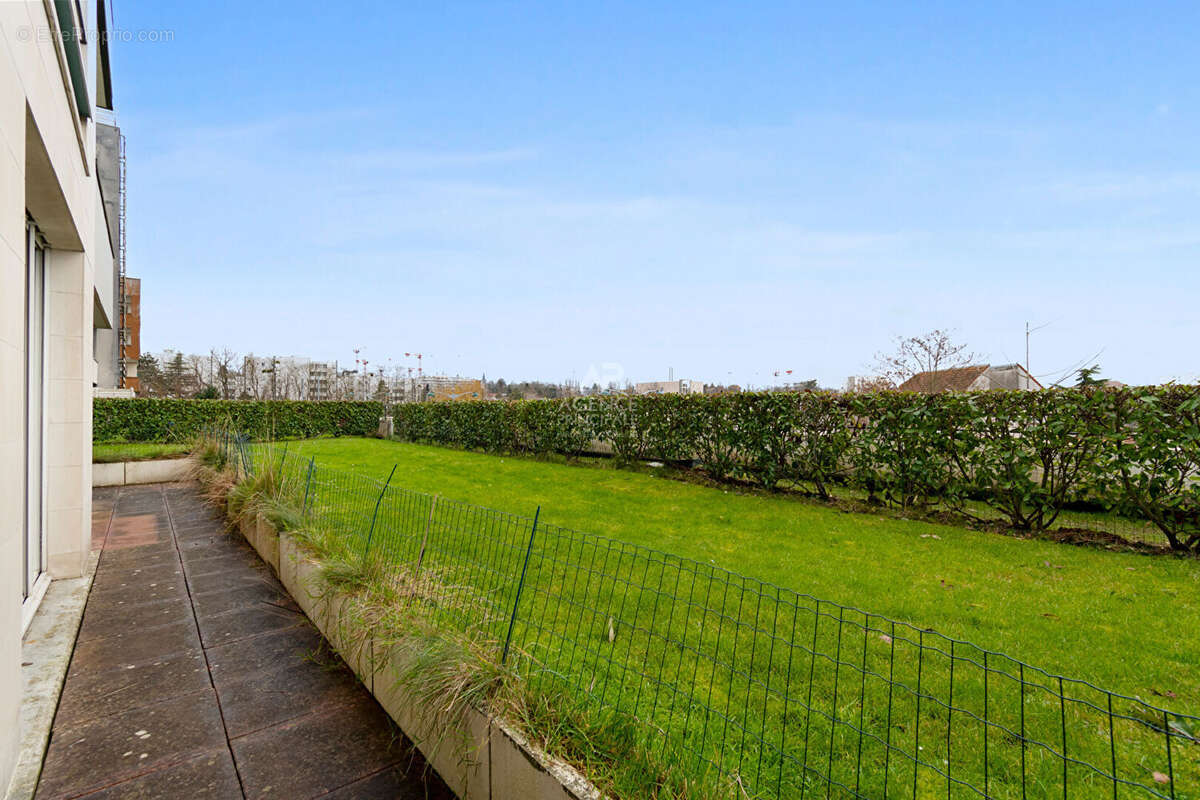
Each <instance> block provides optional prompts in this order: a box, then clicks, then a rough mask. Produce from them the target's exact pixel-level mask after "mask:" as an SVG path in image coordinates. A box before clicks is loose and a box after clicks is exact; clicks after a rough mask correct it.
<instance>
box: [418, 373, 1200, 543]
mask: <svg viewBox="0 0 1200 800" xmlns="http://www.w3.org/2000/svg"><path fill="white" fill-rule="evenodd" d="M395 414H396V433H397V435H398V436H400V437H401V438H405V439H409V440H413V441H423V442H433V443H437V444H446V445H452V446H456V447H465V448H470V449H477V450H485V451H491V452H518V453H532V454H544V453H568V454H572V453H579V452H582V451H585V450H587V449H589V447H590V446H592V445H594V444H597V443H598V444H600V445H603V446H606V447H607V448H610V449H611V451H612V452H613V454H614V455H615V456H616V457H617V458H619V459H623V460H627V461H632V460H638V459H646V458H659V459H664V460H671V461H685V460H686V461H694V462H695V463H697V465H698V466H699V467H701V468H702V469H704V470H705V471H706V472H707V473H708V474H709V475H710V476H712V477H713V478H716V479H718V480H723V479H727V478H735V479H743V480H753V481H755V482H757V483H759V484H760V485H762V486H764V487H766V488H773V487H775V486H776V485H778V484H779V483H780V482H784V481H787V482H793V483H799V484H801V485H808V486H811V491H812V492H813V493H814V494H815V495H817V496H819V497H822V498H828V497H829V490H828V487H829V486H830V485H831V484H834V483H846V484H849V485H853V486H857V487H860V488H862V489H864V490H866V491H867V492H868V495H869V499H870V500H872V501H875V502H880V503H886V504H888V505H891V506H896V507H899V508H928V507H930V506H932V505H934V504H942V505H945V506H947V507H949V508H951V509H954V510H956V511H959V512H960V513H963V514H967V515H970V506H969V505H968V504H967V502H966V501H967V500H982V501H983V502H985V503H987V504H988V505H989V506H991V507H992V508H994V509H995V510H996V511H998V512H999V513H1001V514H1002V515H1003V516H1004V517H1005V518H1007V520H1008V521H1009V523H1010V524H1011V525H1012V526H1013V527H1015V528H1017V529H1020V530H1031V531H1041V530H1045V529H1047V528H1049V527H1050V526H1051V525H1053V524H1054V522H1055V521H1056V519H1057V518H1058V516H1059V514H1060V513H1061V511H1062V510H1063V509H1064V508H1065V507H1067V506H1068V505H1069V504H1071V503H1073V502H1078V501H1080V500H1081V499H1089V500H1098V501H1099V502H1101V503H1103V504H1104V505H1106V506H1108V507H1110V508H1115V509H1118V510H1120V511H1122V512H1124V513H1133V514H1136V515H1138V516H1141V517H1144V518H1145V519H1147V520H1150V521H1151V522H1153V523H1154V524H1155V525H1156V526H1157V527H1158V528H1159V529H1160V530H1161V531H1162V532H1163V534H1164V535H1165V536H1166V537H1167V539H1168V541H1169V542H1170V544H1171V546H1172V547H1173V548H1175V549H1177V550H1196V549H1200V480H1198V479H1197V478H1198V476H1200V386H1176V385H1168V386H1161V387H1144V388H1121V389H1107V388H1106V389H1050V390H1046V391H1039V392H1008V391H993V392H976V393H969V394H943V395H922V394H909V393H900V392H881V393H876V394H863V395H839V394H831V393H822V392H804V393H761V394H756V393H740V394H729V395H721V396H696V395H647V396H619V397H585V398H575V399H566V400H530V401H512V402H484V401H480V402H467V403H420V404H410V405H402V406H398V407H396V410H395Z"/></svg>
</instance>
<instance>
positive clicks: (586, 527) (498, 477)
mask: <svg viewBox="0 0 1200 800" xmlns="http://www.w3.org/2000/svg"><path fill="white" fill-rule="evenodd" d="M291 450H292V451H293V452H296V453H297V454H300V455H304V456H305V457H307V456H314V457H315V458H316V460H317V463H319V464H322V465H325V466H329V467H335V468H338V469H343V470H350V471H355V472H361V473H363V474H366V475H370V476H372V477H375V478H378V479H380V480H382V479H384V478H386V477H387V475H388V473H389V472H390V471H391V469H392V466H393V465H396V464H398V465H399V467H398V468H397V470H396V476H395V477H394V478H393V484H394V485H396V486H400V487H403V488H405V489H410V490H413V491H418V492H426V493H430V494H434V493H436V494H440V495H441V496H443V497H447V498H453V499H455V500H462V501H466V502H470V503H477V504H479V505H485V506H488V507H490V508H495V509H499V510H503V511H510V512H513V513H518V514H524V515H527V516H531V515H532V514H533V511H534V509H535V508H536V507H537V506H539V505H540V506H541V507H542V512H541V514H542V516H541V519H542V520H544V521H546V522H550V523H553V524H557V525H561V526H564V527H569V528H575V529H578V530H582V531H587V532H590V533H597V534H601V535H603V536H608V537H611V538H615V539H621V540H624V541H628V542H631V543H634V544H641V545H644V546H647V547H653V548H655V549H658V550H665V551H667V552H670V553H675V554H677V555H682V556H686V557H689V558H693V559H696V560H698V561H702V562H711V563H714V564H716V565H717V566H720V567H723V568H725V569H729V570H732V571H734V572H739V573H742V574H744V575H749V576H751V577H754V578H759V579H761V580H764V581H767V582H770V583H774V584H777V585H780V586H783V587H785V588H789V589H793V590H796V591H799V592H805V593H809V594H812V595H815V596H817V597H820V598H823V599H827V600H831V601H834V602H838V603H842V604H845V605H851V606H855V607H857V608H861V609H864V610H868V611H870V612H872V613H875V614H882V615H885V616H889V617H892V618H895V619H899V620H904V621H909V622H912V623H915V624H918V625H921V626H924V627H931V628H933V629H935V630H937V631H938V632H940V633H944V634H945V635H947V636H951V637H954V638H960V639H967V640H969V641H972V642H975V643H977V644H980V645H983V646H986V647H988V648H991V649H995V650H1001V651H1003V652H1005V653H1007V654H1009V655H1010V656H1013V657H1014V658H1019V659H1021V660H1024V661H1028V662H1030V663H1033V664H1037V665H1038V666H1040V667H1042V668H1044V669H1047V670H1049V671H1052V672H1057V673H1059V674H1063V675H1067V676H1072V677H1076V678H1080V679H1083V680H1089V681H1092V682H1094V683H1097V684H1099V685H1101V686H1104V687H1105V688H1108V689H1111V690H1114V691H1120V692H1123V693H1126V694H1133V695H1139V696H1142V697H1153V696H1155V693H1158V694H1163V695H1165V694H1166V693H1167V692H1170V693H1173V694H1174V695H1175V696H1176V697H1177V698H1178V701H1177V702H1175V703H1174V704H1175V705H1177V706H1183V707H1185V708H1200V638H1197V637H1195V636H1193V635H1191V632H1194V631H1196V630H1200V561H1197V560H1195V559H1181V558H1175V557H1160V556H1154V557H1150V556H1142V555H1136V554H1129V553H1116V552H1108V551H1103V550H1095V549H1090V548H1077V547H1071V546H1068V545H1062V544H1055V543H1052V542H1045V541H1038V540H1025V539H1015V538H1011V537H1007V536H1000V535H997V534H992V533H986V532H979V531H971V530H965V529H962V528H958V527H950V526H943V525H933V524H929V523H924V522H915V521H909V520H901V519H894V518H889V517H884V516H875V515H868V514H847V513H842V512H839V511H836V510H833V509H829V508H826V507H822V506H821V505H819V504H815V503H809V502H803V501H798V500H794V499H791V498H785V497H770V496H762V495H758V494H738V493H736V492H734V491H732V490H728V489H716V488H707V487H702V486H695V485H689V484H686V483H681V482H678V481H671V480H664V479H661V478H656V477H654V476H651V475H645V474H638V473H635V472H629V471H625V470H615V469H589V468H580V467H571V466H567V465H562V464H553V463H543V462H538V461H532V460H526V459H517V458H504V457H498V456H491V455H482V454H477V453H467V452H461V451H457V450H449V449H445V448H439V447H426V446H421V445H413V444H406V443H399V442H385V441H381V440H376V439H330V440H321V441H312V442H301V443H295V444H293V445H292V447H291ZM935 537H936V538H935Z"/></svg>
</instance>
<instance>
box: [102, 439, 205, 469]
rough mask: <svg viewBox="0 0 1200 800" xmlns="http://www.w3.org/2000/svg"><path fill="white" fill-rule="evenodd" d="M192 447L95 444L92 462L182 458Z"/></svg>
mask: <svg viewBox="0 0 1200 800" xmlns="http://www.w3.org/2000/svg"><path fill="white" fill-rule="evenodd" d="M191 449H192V445H190V444H156V443H154V442H120V443H114V444H93V445H92V462H93V463H97V464H106V463H110V462H114V461H150V460H152V459H156V458H182V457H183V456H186V455H187V454H188V452H189V451H190V450H191Z"/></svg>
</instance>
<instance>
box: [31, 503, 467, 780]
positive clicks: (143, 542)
mask: <svg viewBox="0 0 1200 800" xmlns="http://www.w3.org/2000/svg"><path fill="white" fill-rule="evenodd" d="M93 498H94V499H93V521H94V523H95V524H94V527H93V531H94V533H93V540H94V541H95V542H96V543H97V545H98V546H100V547H101V548H102V550H101V553H100V559H99V567H98V569H97V573H96V578H95V582H94V584H93V588H92V591H91V593H90V594H89V595H88V600H87V608H86V610H85V612H84V616H83V622H82V624H81V625H80V629H79V633H78V636H77V638H76V639H75V647H74V652H73V653H72V656H71V664H70V667H69V668H68V671H67V678H66V682H65V684H64V685H63V687H62V693H61V697H60V699H59V704H58V710H57V712H56V714H55V717H54V723H53V727H52V729H51V733H50V742H49V747H48V749H47V751H46V756H45V761H44V763H43V769H42V773H41V778H40V782H39V783H38V787H37V794H36V797H37V798H51V799H54V800H57V799H58V798H64V799H65V798H75V797H86V798H93V799H95V798H174V797H179V798H247V797H278V798H288V799H289V800H291V799H292V798H295V799H296V800H302V799H303V798H309V797H331V798H342V799H343V800H345V799H347V798H363V799H364V800H370V799H371V798H385V797H387V798H413V799H414V800H415V799H416V798H431V799H432V800H444V799H448V798H452V797H453V795H452V794H451V793H450V792H449V790H448V789H446V787H445V784H444V783H442V781H441V779H440V778H439V777H438V776H437V775H436V773H434V772H433V771H432V770H430V769H429V768H428V767H427V765H426V764H425V762H424V760H423V759H422V758H421V756H420V754H419V753H418V752H417V751H416V750H415V748H413V747H412V746H411V743H409V742H407V740H405V739H404V737H403V736H402V735H401V734H400V732H399V731H398V730H397V729H396V728H395V726H394V725H393V724H392V722H391V720H390V719H389V718H388V717H387V715H386V713H384V711H383V710H382V709H381V708H380V707H379V705H378V704H377V703H376V702H375V700H374V698H372V697H371V696H370V694H369V693H368V692H367V691H366V690H365V689H364V688H363V686H362V685H361V684H360V683H359V682H358V679H357V678H355V677H354V674H353V672H351V671H350V669H349V667H347V666H346V664H345V662H343V661H342V660H341V658H340V657H338V655H337V654H336V653H335V652H333V651H332V650H331V649H330V648H329V647H328V646H327V645H326V643H325V642H324V640H323V639H322V638H321V635H320V633H319V632H318V631H317V630H316V629H315V628H314V627H313V626H312V624H311V623H310V622H309V621H308V620H307V618H305V617H304V615H303V614H302V613H300V611H299V609H298V607H297V606H296V604H295V603H294V602H293V601H292V599H291V598H290V597H289V596H288V595H287V592H286V590H285V589H284V588H283V585H282V584H281V583H280V582H279V580H278V579H277V578H276V577H275V575H274V574H273V573H272V572H271V570H270V568H269V567H267V566H266V565H265V564H263V562H262V560H261V559H259V558H258V555H257V554H256V553H255V552H254V550H253V549H252V548H250V547H249V546H248V545H247V544H246V543H245V540H243V539H242V538H241V536H240V535H239V534H235V533H230V532H229V531H228V530H227V529H226V527H225V526H224V523H223V522H222V520H221V519H220V518H219V516H218V515H217V514H216V513H215V512H213V511H212V510H211V509H210V508H209V507H208V506H205V505H204V504H203V503H202V500H201V498H200V496H199V493H198V492H197V491H196V489H195V488H194V487H190V486H182V485H179V484H163V485H157V486H153V485H150V486H124V487H111V488H101V489H96V490H94V492H93ZM181 523H182V526H181ZM96 530H99V531H100V533H95V531H96Z"/></svg>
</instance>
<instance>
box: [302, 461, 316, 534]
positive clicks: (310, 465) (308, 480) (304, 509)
mask: <svg viewBox="0 0 1200 800" xmlns="http://www.w3.org/2000/svg"><path fill="white" fill-rule="evenodd" d="M316 460H317V457H316V456H312V457H311V458H309V459H308V477H306V478H305V479H304V505H303V506H301V507H300V518H301V519H304V518H306V517H307V516H308V488H309V487H310V486H312V473H313V462H314V461H316Z"/></svg>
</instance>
